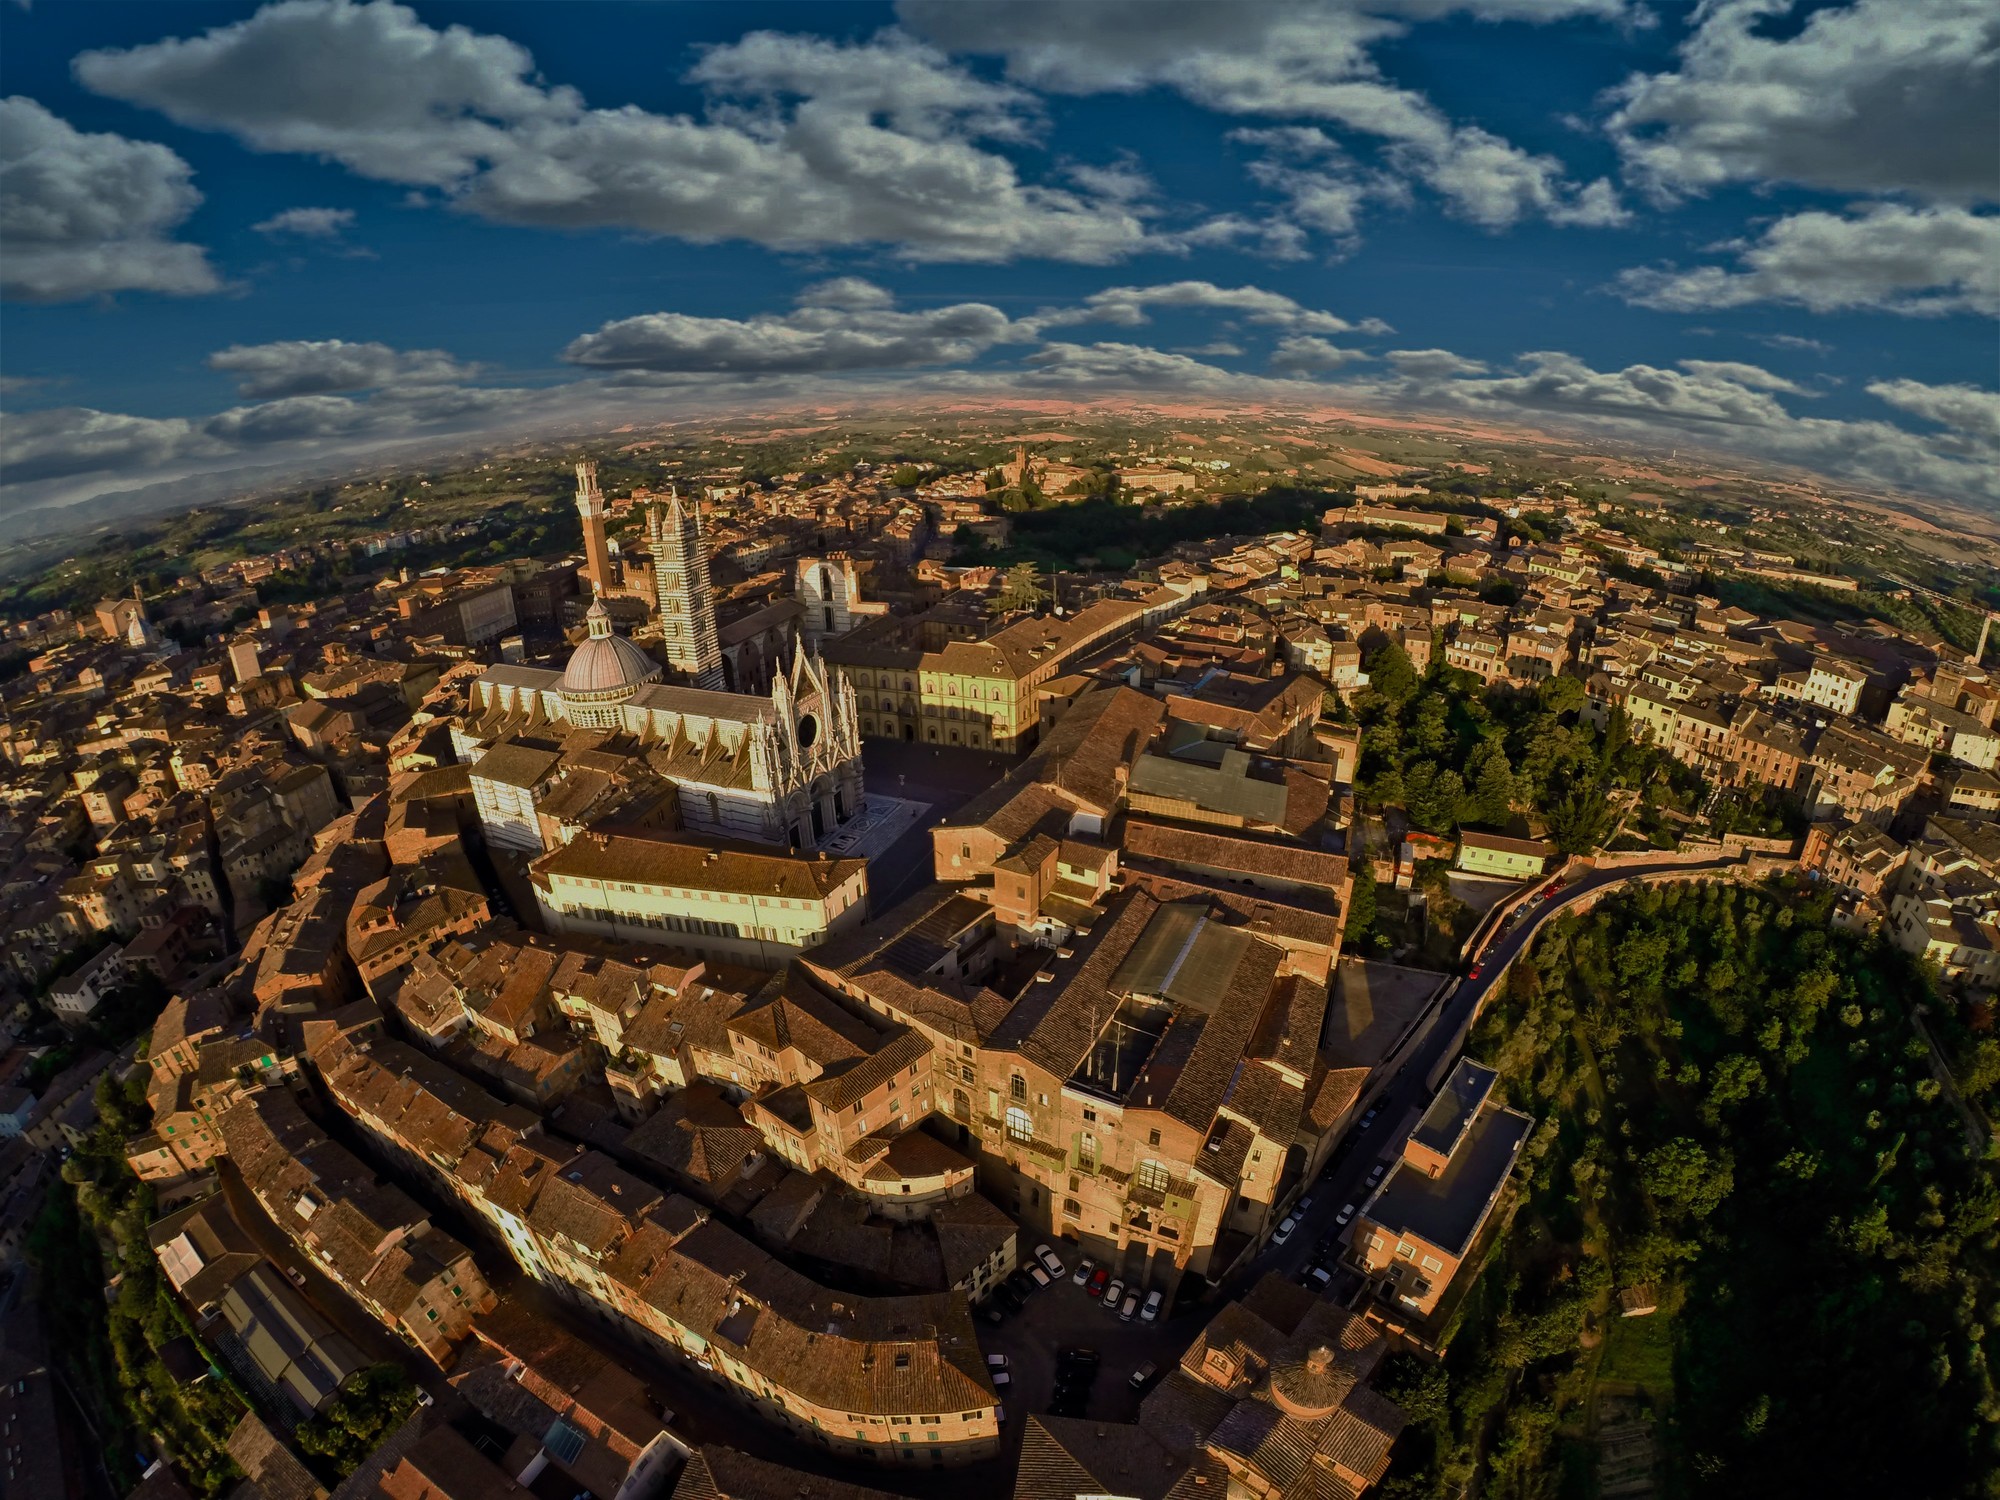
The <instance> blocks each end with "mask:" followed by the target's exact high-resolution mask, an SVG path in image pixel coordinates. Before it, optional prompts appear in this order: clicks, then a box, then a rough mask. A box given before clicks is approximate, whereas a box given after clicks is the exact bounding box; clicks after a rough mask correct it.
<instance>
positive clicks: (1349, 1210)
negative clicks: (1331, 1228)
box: [1333, 1203, 1354, 1224]
mask: <svg viewBox="0 0 2000 1500" xmlns="http://www.w3.org/2000/svg"><path fill="white" fill-rule="evenodd" d="M1353 1217H1354V1205H1353V1204H1352V1203H1343V1204H1341V1205H1340V1212H1339V1213H1337V1214H1335V1215H1334V1216H1333V1222H1334V1223H1336V1224H1345V1223H1346V1222H1347V1221H1348V1220H1349V1219H1351V1218H1353Z"/></svg>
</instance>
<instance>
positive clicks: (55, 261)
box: [0, 95, 222, 302]
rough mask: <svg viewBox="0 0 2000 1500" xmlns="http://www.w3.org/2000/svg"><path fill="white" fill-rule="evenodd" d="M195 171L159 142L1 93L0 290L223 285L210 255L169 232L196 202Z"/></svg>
mask: <svg viewBox="0 0 2000 1500" xmlns="http://www.w3.org/2000/svg"><path fill="white" fill-rule="evenodd" d="M193 175H194V173H193V170H192V169H191V168H190V167H189V166H188V164H187V163H186V162H184V161H182V160H181V159H180V157H178V156H176V155H175V154H174V153H173V152H172V151H170V150H168V149H167V148H166V147H165V146H162V145H158V144H156V143H155V142H152V141H133V140H127V139H126V138H125V137H124V136H122V135H111V134H109V133H104V134H86V133H84V132H82V131H79V130H77V129H75V128H74V127H73V126H71V125H70V124H69V123H68V122H67V121H65V120H62V119H59V118H58V117H56V116H55V115H53V114H51V113H49V111H48V110H46V109H44V108H43V107H42V106H41V105H40V104H37V103H36V102H35V101H34V100H33V99H29V98H25V97H22V96H20V95H15V96H14V97H11V98H7V99H0V241H4V243H5V245H6V253H5V255H4V256H0V294H4V295H5V296H7V297H8V298H10V299H13V300H16V301H23V302H68V301H74V300H75V299H77V298H80V297H95V296H100V295H103V294H105V293H109V292H125V291H137V292H166V293H170V294H172V295H175V296H193V295H197V294H200V293H203V292H213V291H217V290H219V289H220V287H221V285H222V283H221V281H220V279H219V278H218V277H217V276H216V274H215V269H214V267H212V266H210V265H209V263H208V256H207V252H206V251H204V250H203V249H202V248H201V247H200V246H199V245H189V244H184V243H181V242H180V241H177V240H175V239H174V238H173V232H174V230H175V229H177V228H178V227H179V226H180V225H181V223H182V222H183V221H184V220H186V218H187V216H188V215H189V214H191V213H193V212H194V210H195V207H196V206H197V205H198V204H199V203H200V202H201V194H200V193H198V192H197V191H195V188H194V184H193V181H192V178H193Z"/></svg>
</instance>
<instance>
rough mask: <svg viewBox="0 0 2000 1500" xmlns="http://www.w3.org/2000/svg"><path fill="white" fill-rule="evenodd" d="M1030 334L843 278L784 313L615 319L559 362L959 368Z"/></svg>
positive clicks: (691, 370) (770, 369)
mask: <svg viewBox="0 0 2000 1500" xmlns="http://www.w3.org/2000/svg"><path fill="white" fill-rule="evenodd" d="M1031 337H1033V335H1032V334H1031V333H1026V332H1023V331H1021V330H1019V329H1017V328H1016V326H1015V325H1014V324H1013V323H1012V322H1011V321H1010V320H1009V319H1008V317H1007V315H1006V314H1005V313H1003V312H1001V311H1000V310H999V309H998V308H996V307H989V306H988V305H987V304H985V303H983V302H964V303H958V304H955V305H953V306H949V307H938V308H928V309H923V310H920V311H915V312H899V311H897V310H896V308H895V302H894V299H893V298H892V297H891V296H890V295H889V293H887V292H885V291H883V290H882V289H881V288H880V287H877V286H874V285H873V284H871V283H869V282H866V281H862V280H860V279H859V278H857V277H843V278H840V279H839V280H836V281H831V282H826V283H823V284H821V285H819V286H816V287H809V288H807V289H806V291H805V292H803V293H802V294H801V295H800V297H799V299H798V306H797V307H796V308H795V309H794V310H793V311H791V312H789V313H785V314H782V315H776V314H770V313H765V314H760V315H759V316H757V317H754V318H746V319H736V318H697V317H690V316H688V315H687V314H685V313H666V312H661V313H646V314H644V315H642V316H640V317H634V318H620V319H618V320H616V321H615V322H610V323H606V324H605V325H604V326H603V327H602V328H600V329H598V330H597V331H596V332H595V333H587V334H584V335H583V336H581V337H580V338H577V339H575V340H573V341H572V342H571V343H570V345H569V347H568V348H566V349H565V350H563V358H564V359H566V360H568V361H569V362H570V363H571V364H576V365H584V366H587V367H589V368H591V369H597V370H621V371H647V372H655V373H663V374H695V373H700V374H726V375H746V376H748V375H760V376H761V375H800V374H812V373H823V372H829V371H837V370H898V369H914V368H919V367H922V366H927V365H941V364H959V363H964V362H966V361H968V360H971V359H974V358H977V357H978V356H979V355H981V354H983V353H985V352H986V350H988V349H990V348H992V347H993V346H994V345H995V344H998V343H1002V342H1008V341H1013V342H1022V341H1024V340H1026V339H1029V338H1031Z"/></svg>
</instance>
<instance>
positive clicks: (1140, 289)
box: [1027, 281, 1389, 333]
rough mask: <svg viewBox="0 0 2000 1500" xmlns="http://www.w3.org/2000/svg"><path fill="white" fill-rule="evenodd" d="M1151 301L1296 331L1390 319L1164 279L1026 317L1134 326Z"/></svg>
mask: <svg viewBox="0 0 2000 1500" xmlns="http://www.w3.org/2000/svg"><path fill="white" fill-rule="evenodd" d="M1154 307H1168V308H1200V309H1205V310H1208V311H1214V312H1226V313H1232V314H1234V315H1236V316H1238V317H1240V318H1242V319H1243V320H1244V321H1245V322H1246V323H1257V324H1261V325H1263V326H1264V327H1267V328H1284V329H1290V330H1292V331H1295V332H1298V333H1357V332H1358V333H1387V332H1389V325H1388V324H1387V323H1384V322H1383V321H1382V320H1381V319H1380V318H1364V319H1362V320H1361V321H1360V322H1358V323H1350V322H1349V321H1348V320H1347V319H1345V318H1342V317H1337V316H1336V315H1334V314H1333V313H1330V312H1320V311H1317V310H1315V309H1313V308H1309V307H1305V306H1303V305H1301V304H1300V303H1298V302H1296V301H1294V300H1293V299H1292V298H1290V297H1287V296H1285V295H1284V294H1283V293H1281V292H1270V291H1266V290H1264V289H1263V288H1262V287H1255V286H1236V287H1226V286H1217V285H1216V284H1215V283H1214V282H1212V281H1169V282H1163V283H1161V284H1159V285H1157V286H1114V287H1106V288H1105V289H1104V290H1103V291H1101V292H1093V293H1091V294H1090V295H1089V296H1088V297H1086V298H1084V299H1083V301H1082V303H1081V304H1079V305H1078V306H1076V307H1073V308H1058V309H1044V310H1043V311H1042V312H1039V313H1037V314H1036V315H1035V316H1034V318H1032V319H1030V320H1027V321H1029V322H1032V323H1033V324H1034V325H1035V326H1037V327H1040V328H1061V327H1066V326H1070V325H1073V324H1077V323H1113V324H1117V325H1118V326H1120V327H1124V328H1138V327H1141V326H1143V325H1144V324H1146V323H1147V322H1149V321H1150V319H1149V317H1148V314H1147V309H1149V308H1154Z"/></svg>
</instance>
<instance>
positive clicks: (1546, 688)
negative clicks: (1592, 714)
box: [1535, 676, 1584, 714]
mask: <svg viewBox="0 0 2000 1500" xmlns="http://www.w3.org/2000/svg"><path fill="white" fill-rule="evenodd" d="M1535 696H1536V698H1538V699H1539V700H1540V701H1541V705H1542V707H1543V708H1544V709H1546V710H1547V711H1548V712H1550V713H1552V714H1573V713H1575V712H1576V711H1577V710H1578V709H1580V708H1582V707H1583V704H1584V693H1583V684H1582V683H1580V682H1578V681H1577V680H1576V679H1575V678H1574V677H1562V676H1557V677H1550V678H1547V679H1545V680H1544V681H1543V683H1542V685H1541V686H1540V687H1539V688H1537V689H1536V690H1535Z"/></svg>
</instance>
